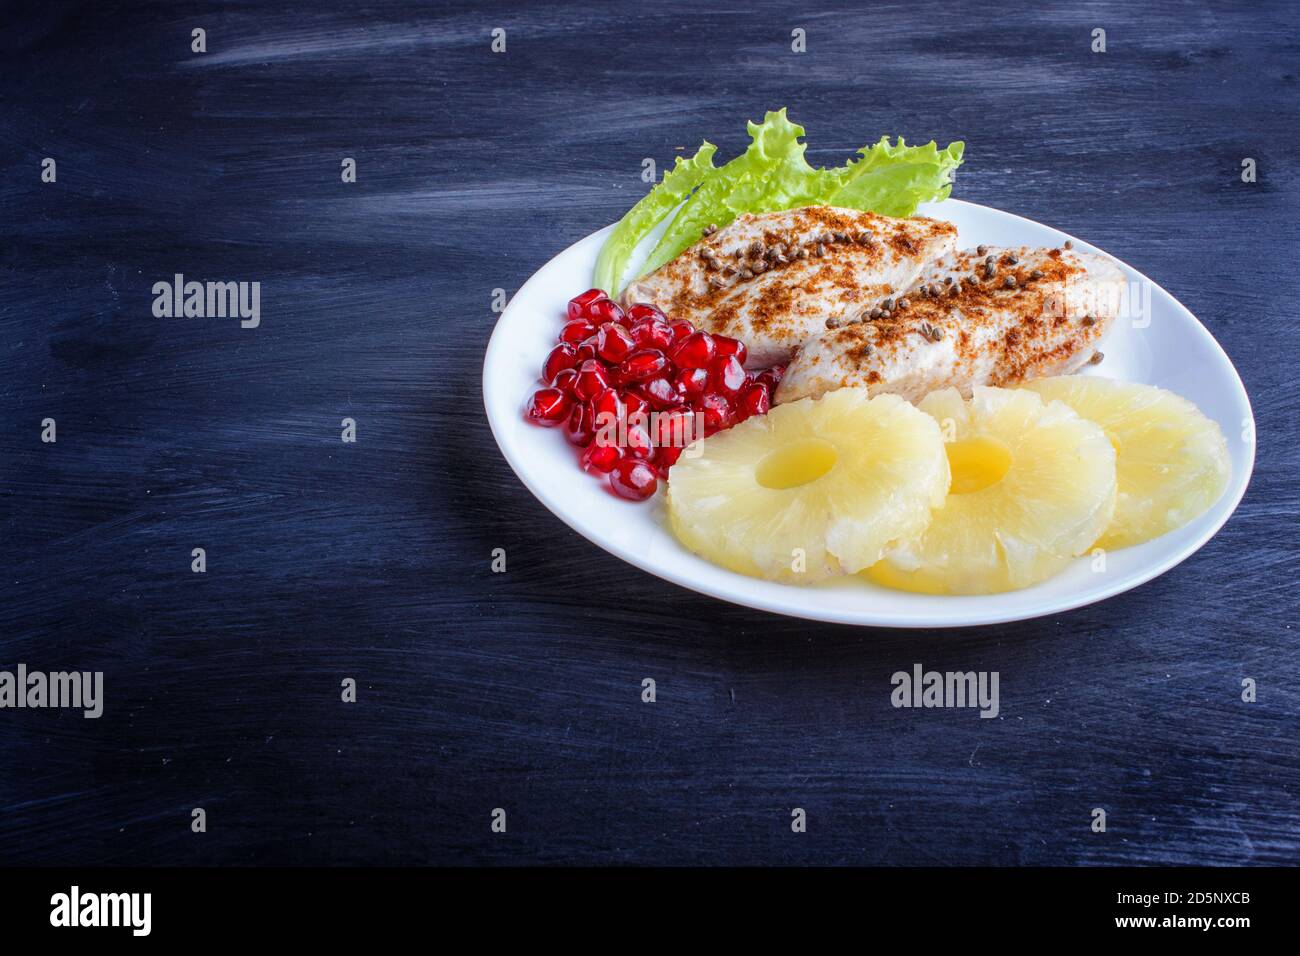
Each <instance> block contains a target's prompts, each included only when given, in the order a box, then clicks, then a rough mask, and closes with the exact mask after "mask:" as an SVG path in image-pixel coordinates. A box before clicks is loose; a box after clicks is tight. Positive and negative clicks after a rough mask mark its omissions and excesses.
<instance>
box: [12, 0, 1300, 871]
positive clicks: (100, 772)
mask: <svg viewBox="0 0 1300 956" xmlns="http://www.w3.org/2000/svg"><path fill="white" fill-rule="evenodd" d="M796 6H797V7H798V9H797V11H796V9H795V7H796ZM1020 6H1021V5H1019V4H1015V5H1012V4H1007V5H1005V6H1003V5H1001V4H998V3H983V4H980V5H979V7H978V9H970V10H966V11H961V10H957V9H954V8H952V7H951V6H950V5H948V4H939V3H912V2H909V3H886V4H872V5H870V6H869V7H868V6H866V5H859V4H845V5H834V6H831V5H824V6H823V5H820V4H800V5H791V4H787V3H776V2H750V3H746V4H743V5H740V6H738V7H730V8H728V7H722V6H713V5H706V4H695V3H656V4H645V3H627V2H619V3H609V4H599V5H593V4H588V3H576V2H575V3H560V4H545V5H544V4H527V5H522V4H507V3H497V4H459V3H458V4H414V3H410V4H407V3H399V2H392V0H375V2H370V3H366V4H360V5H339V6H338V7H333V6H332V5H325V4H315V3H299V4H290V5H277V6H276V7H275V8H274V9H271V8H269V7H267V6H266V5H262V4H252V3H232V4H221V5H212V6H203V5H189V4H165V5H163V4H159V5H156V6H142V5H129V6H123V7H122V8H120V9H115V8H113V7H111V6H109V5H107V4H95V5H87V6H85V7H84V8H78V7H59V6H55V5H46V4H24V5H21V6H20V7H19V8H18V9H13V10H11V11H9V16H8V17H7V18H6V25H5V30H4V33H3V36H2V37H0V44H3V52H4V56H3V57H0V97H2V98H3V108H2V109H0V142H2V143H3V150H0V164H2V166H3V168H2V172H3V175H0V203H2V204H3V205H2V208H3V210H4V215H3V217H0V236H2V237H3V238H0V269H2V270H3V276H2V281H0V330H2V331H3V336H2V338H0V408H3V415H2V416H0V430H3V434H2V436H0V437H2V438H3V447H4V452H3V455H2V456H0V492H2V493H3V504H4V507H3V513H2V518H3V523H4V524H3V528H4V534H3V538H2V539H0V540H2V543H0V549H2V550H0V567H2V568H3V571H4V572H5V578H6V581H5V583H6V593H5V598H6V600H5V602H4V606H3V609H2V610H0V668H3V667H9V666H12V665H13V664H14V663H16V662H18V661H23V662H26V663H27V664H28V665H29V666H31V667H33V668H44V669H51V670H52V669H61V668H75V669H85V670H96V669H100V670H103V671H104V672H105V687H106V691H105V693H106V697H107V702H106V711H105V715H104V716H103V717H102V718H101V719H99V720H85V719H83V718H82V717H81V716H80V714H78V713H71V712H52V711H0V754H3V761H4V768H5V769H4V772H3V773H0V862H2V863H68V864H72V863H116V864H125V863H136V864H139V863H144V864H156V863H204V864H213V863H235V862H239V863H266V864H280V863H316V862H323V863H454V864H467V863H530V862H545V863H608V862H620V863H622V862H635V863H656V864H663V863H749V864H781V863H835V864H838V863H870V864H877V863H878V864H936V863H941V864H949V863H951V864H1058V863H1084V864H1115V863H1188V864H1195V863H1207V864H1232V863H1294V862H1296V859H1297V851H1298V850H1300V828H1298V824H1297V820H1298V817H1297V801H1298V800H1300V757H1298V756H1297V727H1298V724H1297V718H1298V717H1300V690H1298V688H1300V651H1298V650H1297V635H1296V632H1295V629H1294V624H1295V618H1296V609H1297V600H1296V595H1295V587H1296V566H1297V565H1296V562H1297V557H1298V554H1297V551H1298V549H1297V543H1296V520H1297V515H1298V513H1300V500H1298V495H1297V491H1296V487H1297V485H1296V480H1295V476H1296V474H1297V469H1298V468H1300V454H1298V453H1297V441H1296V439H1297V437H1300V429H1297V424H1296V421H1297V415H1298V414H1300V398H1297V395H1298V394H1300V392H1297V389H1296V388H1295V383H1294V381H1293V379H1294V372H1293V367H1292V365H1291V362H1292V361H1293V360H1294V359H1295V357H1296V355H1297V344H1298V339H1300V334H1298V333H1297V322H1296V307H1295V303H1296V302H1297V300H1298V298H1300V276H1298V275H1297V271H1296V268H1295V263H1296V253H1297V249H1298V247H1300V243H1298V242H1297V240H1298V238H1300V236H1298V235H1297V231H1298V227H1297V222H1298V221H1300V216H1298V215H1297V213H1300V204H1298V203H1297V198H1296V190H1295V187H1294V182H1295V180H1296V174H1297V168H1296V164H1297V161H1296V157H1297V155H1300V134H1298V132H1297V127H1296V123H1295V118H1296V115H1297V106H1300V95H1298V90H1297V62H1298V60H1297V53H1300V42H1298V40H1297V37H1298V35H1300V31H1298V27H1300V23H1298V20H1300V17H1298V16H1297V13H1296V8H1295V6H1294V5H1293V4H1289V3H1284V2H1277V3H1262V4H1251V5H1249V8H1243V5H1238V4H1229V3H1211V4H1193V3H1144V4H1141V5H1133V4H1129V3H1121V2H1087V0H1085V2H1076V3H1069V4H1066V3H1045V4H1035V5H1033V9H1032V10H1024V9H1020ZM194 27H203V28H204V29H205V30H206V31H207V35H208V52H207V53H206V54H202V55H198V54H192V53H191V52H190V31H191V29H192V28H194ZM494 27H503V28H505V29H506V30H507V52H506V53H505V54H504V55H495V54H492V53H491V52H490V50H489V34H490V31H491V30H492V28H494ZM795 27H803V28H804V29H805V30H806V31H807V36H808V52H807V53H806V54H802V55H796V54H793V53H791V52H790V31H791V30H792V29H793V28H795ZM1094 27H1102V28H1104V29H1105V30H1106V31H1107V42H1108V52H1107V53H1105V54H1093V53H1091V52H1090V50H1089V43H1090V32H1091V30H1092V29H1093V28H1094ZM783 105H786V106H789V107H790V108H791V112H792V115H793V116H794V118H795V119H796V120H797V121H799V122H802V123H804V124H805V125H806V126H807V127H808V129H809V130H810V131H811V135H810V139H811V148H810V150H809V156H810V158H811V159H812V161H814V162H817V163H827V164H829V163H838V162H841V161H842V160H843V158H844V157H845V156H846V155H847V154H849V153H850V152H851V151H852V150H854V149H856V148H857V147H858V146H860V145H861V144H862V143H863V142H865V141H868V140H872V139H875V138H876V137H878V136H879V135H880V134H881V133H884V132H889V133H902V134H904V135H907V136H909V137H911V138H917V139H928V138H930V137H932V136H933V137H935V138H937V139H939V140H940V141H941V142H947V141H949V140H952V139H958V138H960V139H964V140H965V141H966V143H967V144H968V145H967V155H968V161H967V164H966V166H965V167H963V169H962V171H961V175H960V177H959V179H958V183H957V189H956V193H957V195H959V196H961V197H962V198H965V199H969V200H972V201H975V202H981V203H986V204H989V205H993V206H997V207H999V208H1002V209H1007V210H1009V211H1012V212H1016V213H1019V214H1022V215H1025V216H1029V217H1031V218H1034V219H1038V220H1041V221H1044V222H1047V223H1050V224H1052V225H1056V226H1059V227H1061V228H1063V229H1066V230H1068V231H1070V232H1072V233H1075V234H1077V235H1080V236H1083V237H1085V238H1087V239H1088V240H1089V241H1092V242H1095V243H1096V244H1098V245H1099V246H1101V247H1102V248H1104V249H1106V250H1108V251H1110V252H1112V253H1113V254H1115V255H1116V256H1118V257H1120V258H1121V259H1123V260H1124V261H1126V262H1128V263H1131V264H1132V265H1133V266H1134V267H1136V268H1137V269H1139V270H1141V271H1142V272H1144V273H1146V274H1148V275H1150V276H1152V277H1153V278H1154V279H1156V281H1158V282H1160V283H1161V284H1162V285H1164V286H1165V287H1166V288H1167V289H1168V290H1169V291H1170V292H1172V293H1173V294H1174V295H1175V296H1176V297H1177V298H1179V299H1180V300H1181V301H1182V302H1183V303H1185V304H1186V305H1187V306H1188V307H1189V308H1190V309H1191V310H1192V311H1193V312H1194V313H1196V314H1197V315H1198V316H1199V317H1200V318H1201V320H1202V321H1203V322H1204V323H1205V324H1206V325H1207V326H1208V327H1209V328H1210V329H1211V331H1212V332H1213V333H1214V334H1215V336H1216V337H1217V338H1218V339H1219V341H1220V342H1221V343H1222V344H1223V346H1224V347H1225V349H1226V350H1227V352H1228V353H1229V355H1230V356H1232V358H1233V360H1234V361H1235V363H1236V364H1237V367H1238V369H1239V370H1240V372H1241V374H1242V377H1243V379H1244V381H1245V383H1246V387H1247V389H1248V391H1249V393H1250V396H1251V399H1252V402H1253V403H1254V408H1255V413H1256V416H1257V420H1258V438H1259V446H1258V447H1259V460H1258V464H1257V467H1256V471H1255V476H1254V480H1253V482H1252V484H1251V487H1250V490H1249V492H1248V493H1247V496H1246V499H1245V501H1244V502H1243V504H1242V506H1241V508H1240V510H1239V511H1238V512H1237V514H1236V515H1235V516H1234V518H1233V519H1232V520H1231V521H1230V522H1229V524H1228V525H1227V526H1226V527H1225V529H1224V530H1223V531H1222V532H1221V533H1220V534H1219V535H1218V536H1217V537H1216V538H1215V539H1214V540H1213V541H1211V542H1210V543H1209V544H1208V545H1207V546H1206V547H1205V548H1204V549H1203V550H1202V551H1200V552H1199V553H1198V554H1197V555H1195V556H1194V557H1193V558H1191V559H1190V560H1188V561H1187V562H1186V563H1184V564H1183V565H1181V566H1180V567H1178V568H1177V569H1175V570H1174V571H1172V572H1170V573H1168V574H1166V575H1164V576H1163V577H1161V578H1158V579H1157V580H1155V581H1153V582H1151V583H1149V584H1147V585H1145V586H1143V587H1141V588H1138V589H1137V590H1135V591H1133V592H1130V593H1128V594H1125V595H1123V596H1120V597H1117V598H1114V599H1112V600H1110V601H1107V602H1105V603H1103V604H1100V605H1096V606H1093V607H1090V608H1085V609H1082V610H1079V611H1075V612H1071V613H1069V614H1064V615H1060V616H1058V617H1054V618H1048V619H1043V620H1039V621H1032V622H1027V623H1023V624H1015V625H1007V626H999V627H990V628H983V629H977V630H973V631H960V632H959V631H946V632H922V633H912V632H891V631H883V630H859V629H853V628H848V627H836V626H825V625H819V624H813V623H808V622H803V621H797V620H789V619H784V618H779V617H775V616H770V615H767V614H763V613H761V612H756V611H749V610H745V609H742V608H738V607H733V606H730V605H727V604H724V603H720V602H717V601H714V600H711V599H709V598H705V597H702V596H699V595H696V594H694V593H690V592H687V591H684V590H681V589H679V588H676V587H674V586H672V585H669V584H667V583H664V582H661V581H659V580H657V579H654V578H652V577H649V576H648V575H646V574H644V573H642V572H640V571H638V570H636V569H634V568H631V567H629V566H627V565H624V564H622V563H620V562H618V561H617V560H615V559H614V558H612V557H610V556H608V555H606V554H605V553H604V552H602V551H600V550H598V549H596V548H595V547H593V546H592V545H590V544H589V543H587V542H586V541H584V540H582V539H580V538H578V537H577V536H576V535H575V534H573V533H572V532H570V531H569V530H568V529H567V528H566V527H565V526H563V525H562V524H561V523H560V522H559V520H558V519H556V518H554V517H553V516H552V515H551V514H549V513H548V512H547V511H546V510H545V509H544V508H543V507H542V506H541V505H540V504H539V503H538V502H536V501H535V500H534V499H533V498H532V497H531V496H530V495H528V493H527V492H526V491H525V490H524V488H523V487H522V485H521V484H520V483H519V482H518V481H517V480H516V479H515V477H514V476H513V474H512V473H511V471H510V470H509V468H508V467H507V465H506V464H505V462H504V460H503V459H502V458H501V456H500V455H499V453H498V452H497V450H496V447H495V445H494V443H493V441H492V438H491V436H490V434H489V432H488V430H487V426H486V422H485V419H484V416H483V412H482V402H481V396H480V392H479V375H480V369H481V363H482V357H483V350H484V347H485V345H486V343H487V339H488V336H489V334H490V333H491V329H492V324H493V320H494V318H495V317H494V315H493V313H492V312H491V311H490V303H491V295H492V290H493V289H494V288H497V287H501V288H505V289H507V290H509V291H512V292H513V291H514V290H515V289H517V288H518V287H519V286H520V285H521V284H522V283H523V281H524V280H525V279H527V277H528V276H529V275H530V274H531V273H532V271H533V270H534V269H536V268H537V267H538V266H540V265H541V264H542V263H543V262H545V261H546V260H547V259H549V258H550V257H551V256H552V255H554V254H555V253H556V252H558V251H559V250H560V249H562V248H564V247H565V246H567V245H568V244H570V243H572V242H573V241H575V240H577V239H579V238H581V237H582V236H584V235H586V234H588V233H589V232H591V231H593V230H595V229H597V228H599V227H601V226H603V225H605V224H606V223H608V222H611V221H613V220H614V219H616V218H617V217H618V216H620V215H621V214H622V212H623V211H624V210H625V209H626V208H627V206H628V205H630V203H631V202H633V201H634V200H635V199H636V198H638V197H639V196H640V195H641V194H642V192H643V190H644V188H645V187H644V185H643V184H642V183H641V182H640V179H639V174H640V170H641V165H640V164H641V160H642V158H643V157H646V156H653V157H655V158H656V159H657V161H658V162H659V163H660V164H661V166H662V165H663V164H665V163H668V162H670V161H671V158H672V156H673V155H675V151H676V150H677V149H678V148H682V147H685V148H688V149H690V148H693V147H694V146H695V145H696V144H697V143H698V142H699V140H700V139H701V138H704V137H708V138H710V139H711V140H713V141H714V142H717V143H719V145H720V147H721V151H722V153H724V154H727V155H733V154H734V153H735V152H736V151H737V150H738V149H739V148H741V146H742V145H743V121H744V120H745V119H747V118H755V117H759V116H760V115H761V114H762V112H763V111H764V110H765V109H768V108H776V107H779V106H783ZM45 156H52V157H55V158H57V161H58V163H59V166H58V182H57V184H42V183H41V182H40V179H39V171H40V169H39V166H40V161H41V159H42V158H43V157H45ZM344 156H352V157H355V158H356V159H357V161H358V171H359V178H358V182H357V183H356V184H355V185H344V184H342V183H341V182H340V178H339V162H340V160H341V158H342V157H344ZM1247 156H1249V157H1253V158H1255V159H1256V160H1257V161H1258V164H1259V167H1258V168H1259V181H1258V182H1256V183H1254V184H1250V185H1248V184H1243V183H1242V182H1241V181H1240V178H1239V170H1240V162H1241V159H1242V158H1243V157H1247ZM176 272H183V273H185V274H186V275H187V276H189V277H191V278H198V279H213V280H245V281H252V280H258V281H261V282H262V288H263V297H262V316H263V318H262V324H261V327H260V328H258V329H255V330H241V329H240V328H239V327H238V323H237V322H235V321H233V320H220V319H206V320H204V319H190V320H182V319H172V320H167V319H154V318H153V317H152V315H151V313H150V305H151V302H152V295H151V293H150V288H151V286H152V284H153V283H154V282H155V281H158V280H161V279H169V278H170V277H171V276H172V275H173V274H174V273H176ZM576 291H578V290H576V289H575V292H576ZM345 416H350V417H353V418H355V419H356V421H357V423H358V436H359V440H358V442H357V443H356V444H354V445H345V444H343V443H341V442H340V441H339V422H340V419H342V418H343V417H345ZM45 417H53V418H55V419H56V420H57V422H58V442H57V443H56V444H53V445H48V444H42V443H41V441H40V438H39V432H40V424H39V423H40V421H41V419H42V418H45ZM194 547H204V548H206V549H207V554H208V571H207V573H206V574H203V575H197V574H193V573H191V572H190V569H189V563H190V557H189V555H190V549H191V548H194ZM496 547H503V548H505V549H506V551H507V554H508V562H509V564H508V567H509V570H508V572H507V573H505V574H493V573H491V571H490V568H489V561H490V556H491V551H492V549H493V548H496ZM917 661H919V662H921V663H923V664H924V665H925V666H926V667H927V668H934V669H939V670H949V669H959V670H968V669H987V670H997V671H999V672H1000V674H1001V695H1002V700H1001V716H1000V718H999V719H997V720H980V719H978V718H977V717H976V716H975V714H974V712H972V711H926V712H914V711H906V710H895V709H893V708H892V707H891V706H890V703H889V690H890V685H889V676H890V674H891V673H892V672H894V671H895V670H898V669H900V668H901V669H906V668H909V667H910V666H911V664H912V663H913V662H917ZM348 676H351V677H354V678H356V680H357V682H358V684H359V687H360V700H359V702H358V703H356V704H354V705H343V704H342V703H340V701H339V684H340V681H341V680H342V678H344V677H348ZM644 677H653V678H654V679H655V680H656V681H657V684H658V702H657V703H656V704H654V705H653V706H651V705H647V704H643V703H641V701H640V682H641V680H642V678H644ZM1243 677H1254V678H1255V679H1256V680H1257V681H1258V682H1259V700H1258V702H1257V703H1254V704H1244V703H1242V702H1241V700H1240V690H1241V688H1240V681H1241V679H1242V678H1243ZM198 806H202V807H204V808H206V810H207V811H208V824H209V832H208V833H206V834H203V835H195V834H192V833H191V832H190V829H189V823H190V809H191V808H193V807H198ZM494 807H503V808H505V809H506V810H507V811H508V814H509V831H508V833H507V834H504V835H499V834H498V835H494V834H492V833H491V832H490V831H489V826H488V824H489V814H490V812H491V810H492V808H494ZM792 807H803V808H806V809H807V811H808V814H809V828H808V832H807V833H806V834H803V835H800V836H796V835H794V834H792V833H791V832H790V827H789V819H790V816H789V814H790V809H791V808H792ZM1093 807H1104V808H1106V810H1107V813H1108V815H1109V828H1108V832H1107V833H1105V834H1094V833H1092V832H1090V830H1089V823H1090V819H1091V817H1090V813H1091V810H1092V808H1093Z"/></svg>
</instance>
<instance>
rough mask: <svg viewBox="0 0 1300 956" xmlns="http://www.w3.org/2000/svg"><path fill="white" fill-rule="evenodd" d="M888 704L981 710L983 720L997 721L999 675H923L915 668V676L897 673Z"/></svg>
mask: <svg viewBox="0 0 1300 956" xmlns="http://www.w3.org/2000/svg"><path fill="white" fill-rule="evenodd" d="M889 682H890V683H891V684H893V685H894V690H893V693H891V694H890V695H889V702H890V703H891V704H893V705H894V706H895V707H978V708H979V709H980V716H981V717H996V716H997V715H998V711H999V709H1000V707H999V704H998V672H997V671H978V672H977V671H947V672H946V673H942V674H941V673H939V671H923V669H922V667H921V665H920V664H913V665H912V673H910V674H909V673H908V672H907V671H895V672H894V675H893V676H892V677H891V678H890V679H889Z"/></svg>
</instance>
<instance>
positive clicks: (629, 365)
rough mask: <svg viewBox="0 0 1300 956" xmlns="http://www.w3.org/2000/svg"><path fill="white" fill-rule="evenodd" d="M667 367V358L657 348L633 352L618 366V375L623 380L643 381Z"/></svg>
mask: <svg viewBox="0 0 1300 956" xmlns="http://www.w3.org/2000/svg"><path fill="white" fill-rule="evenodd" d="M667 367H668V359H667V358H665V357H664V353H663V352H660V351H659V350H658V349H642V350H641V351H639V352H633V353H632V354H631V355H629V356H628V357H627V358H626V359H624V360H623V364H622V365H620V366H619V377H620V378H621V379H622V380H623V381H625V382H644V381H645V380H646V379H648V378H654V377H655V376H656V375H658V374H659V373H660V372H662V371H663V370H664V369H665V368H667Z"/></svg>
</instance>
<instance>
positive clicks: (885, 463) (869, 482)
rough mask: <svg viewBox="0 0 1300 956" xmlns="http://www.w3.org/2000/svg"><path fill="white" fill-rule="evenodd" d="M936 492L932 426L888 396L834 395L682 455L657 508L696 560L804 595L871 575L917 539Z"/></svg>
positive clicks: (943, 480)
mask: <svg viewBox="0 0 1300 956" xmlns="http://www.w3.org/2000/svg"><path fill="white" fill-rule="evenodd" d="M696 452H698V453H699V454H698V455H695V454H693V453H696ZM947 490H948V459H947V456H946V455H945V453H944V446H943V438H942V436H941V435H940V433H939V426H938V423H937V422H936V421H935V420H934V419H933V418H931V417H930V416H929V415H926V414H924V413H922V412H920V411H917V409H915V408H913V407H912V406H911V405H909V404H908V403H907V402H905V401H903V400H902V399H900V398H899V397H898V396H896V395H881V396H878V397H876V398H869V397H868V395H867V391H866V389H860V388H844V389H838V390H836V391H834V392H830V393H828V394H826V395H824V396H823V397H822V398H820V399H804V400H802V401H798V402H791V403H789V404H787V405H778V406H777V407H776V408H773V409H772V410H771V411H770V412H769V413H768V414H766V415H758V416H754V417H753V418H750V419H747V420H746V421H744V422H742V423H740V424H739V425H736V426H735V427H734V428H730V429H728V430H727V431H723V432H719V433H717V434H716V435H713V436H711V437H710V438H707V439H704V440H703V441H702V442H700V443H699V444H698V445H697V446H696V447H694V448H688V449H687V450H686V452H685V453H683V455H682V457H681V458H680V459H678V461H677V463H676V464H675V465H673V467H672V470H671V471H670V472H669V474H668V495H667V507H668V518H669V524H670V527H671V528H672V531H673V533H674V534H675V535H676V536H677V539H678V540H679V541H681V542H682V544H684V545H685V546H686V547H687V548H689V549H690V550H692V551H694V552H696V553H697V554H700V555H702V556H703V557H705V558H707V559H708V560H710V561H712V562H714V563H715V564H720V565H722V566H723V567H725V568H729V569H731V570H733V571H739V572H740V573H742V574H748V575H751V576H754V577H763V578H769V579H771V580H777V581H789V582H793V583H800V584H804V583H811V582H814V581H819V580H824V579H826V578H829V577H833V576H835V575H841V574H851V573H854V572H857V571H859V570H861V569H862V568H865V567H867V566H869V565H871V564H873V563H875V561H876V560H877V559H878V558H879V557H880V555H881V554H882V553H883V552H884V550H885V548H887V547H888V546H889V545H890V544H892V543H893V542H894V541H896V540H898V539H901V538H910V537H913V536H915V535H916V534H919V533H920V532H921V530H922V529H924V528H925V526H926V525H927V524H928V523H929V521H930V512H931V509H932V508H933V507H935V506H937V505H939V504H940V503H942V502H943V500H944V495H945V493H946V492H947Z"/></svg>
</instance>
